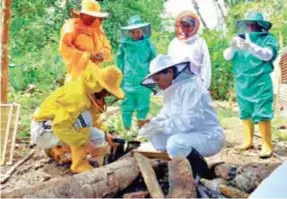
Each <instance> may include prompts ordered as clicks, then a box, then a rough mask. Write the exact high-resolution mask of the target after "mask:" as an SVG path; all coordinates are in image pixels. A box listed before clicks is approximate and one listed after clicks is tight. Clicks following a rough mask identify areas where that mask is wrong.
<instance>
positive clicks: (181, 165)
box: [167, 157, 197, 198]
mask: <svg viewBox="0 0 287 199" xmlns="http://www.w3.org/2000/svg"><path fill="white" fill-rule="evenodd" d="M168 171H169V187H170V188H169V194H168V195H167V198H196V197H197V194H196V186H195V182H194V179H193V175H192V169H191V166H190V164H189V162H188V160H187V159H186V158H183V157H177V158H174V159H172V161H170V162H169V163H168Z"/></svg>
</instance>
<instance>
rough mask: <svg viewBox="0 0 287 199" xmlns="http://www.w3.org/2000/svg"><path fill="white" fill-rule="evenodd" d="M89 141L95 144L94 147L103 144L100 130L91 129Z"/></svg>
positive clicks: (103, 137)
mask: <svg viewBox="0 0 287 199" xmlns="http://www.w3.org/2000/svg"><path fill="white" fill-rule="evenodd" d="M90 140H91V141H92V142H93V143H94V144H95V145H101V144H103V143H104V142H105V134H104V132H102V131H101V130H99V129H97V128H91V132H90Z"/></svg>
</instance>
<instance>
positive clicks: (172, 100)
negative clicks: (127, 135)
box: [139, 55, 224, 178]
mask: <svg viewBox="0 0 287 199" xmlns="http://www.w3.org/2000/svg"><path fill="white" fill-rule="evenodd" d="M142 84H143V85H146V86H147V87H153V88H155V87H159V89H160V90H162V92H163V95H164V105H163V108H162V110H161V111H160V113H159V114H158V116H156V117H154V118H153V119H152V120H151V121H150V122H149V123H146V124H145V125H144V126H143V127H142V128H141V129H140V131H139V136H143V137H148V138H149V139H150V141H151V143H152V145H153V147H154V148H155V149H157V150H159V151H167V153H168V155H169V156H170V157H171V158H173V157H176V156H184V157H187V159H188V160H189V161H190V164H191V167H192V170H193V174H194V176H197V175H199V176H201V177H205V178H210V177H211V176H210V175H211V172H210V171H209V169H208V166H207V163H206V161H205V160H204V158H203V157H202V156H204V157H208V156H213V155H215V154H217V153H218V152H219V151H220V150H221V149H222V147H223V145H224V133H223V129H222V128H221V127H220V125H219V121H218V118H217V115H216V112H215V111H214V109H213V107H212V102H211V98H210V95H209V92H208V91H207V90H206V88H205V87H204V86H203V85H202V83H201V80H200V78H199V77H198V76H196V75H194V74H193V73H191V72H190V70H189V61H188V60H175V59H174V58H172V57H170V56H168V55H158V56H157V57H156V58H155V59H154V60H153V61H152V62H151V64H150V74H149V75H148V76H147V77H146V78H145V80H144V81H143V82H142Z"/></svg>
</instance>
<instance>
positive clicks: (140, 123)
mask: <svg viewBox="0 0 287 199" xmlns="http://www.w3.org/2000/svg"><path fill="white" fill-rule="evenodd" d="M149 122H150V119H146V120H140V121H138V127H139V128H141V127H143V125H145V124H147V123H149Z"/></svg>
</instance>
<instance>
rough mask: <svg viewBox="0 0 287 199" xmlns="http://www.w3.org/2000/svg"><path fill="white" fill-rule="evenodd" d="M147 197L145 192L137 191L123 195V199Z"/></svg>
mask: <svg viewBox="0 0 287 199" xmlns="http://www.w3.org/2000/svg"><path fill="white" fill-rule="evenodd" d="M146 196H148V192H147V191H138V192H133V193H126V194H124V196H123V198H145V197H146Z"/></svg>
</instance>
